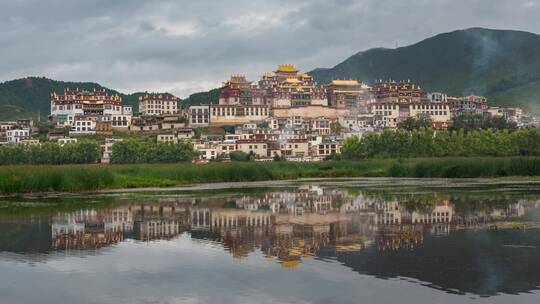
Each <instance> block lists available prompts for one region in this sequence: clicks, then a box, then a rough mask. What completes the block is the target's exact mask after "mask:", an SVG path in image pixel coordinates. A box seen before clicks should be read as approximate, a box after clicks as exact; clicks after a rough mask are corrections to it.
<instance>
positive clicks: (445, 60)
mask: <svg viewBox="0 0 540 304" xmlns="http://www.w3.org/2000/svg"><path fill="white" fill-rule="evenodd" d="M310 74H311V75H313V77H314V78H315V80H316V81H317V82H319V83H326V82H328V81H330V80H332V79H333V78H353V79H358V80H361V81H364V82H367V83H373V81H374V80H375V79H380V78H382V79H387V78H392V79H411V80H412V81H414V82H416V83H418V84H420V85H421V86H423V87H424V88H425V89H426V90H430V91H441V92H446V93H448V94H451V95H463V94H469V93H473V92H474V93H476V94H478V95H486V96H488V97H490V100H491V104H494V105H506V106H522V107H524V108H526V109H528V110H532V111H535V112H540V36H539V35H537V34H533V33H528V32H523V31H513V30H493V29H485V28H470V29H465V30H458V31H453V32H449V33H444V34H439V35H436V36H434V37H431V38H428V39H425V40H423V41H420V42H418V43H416V44H413V45H410V46H406V47H400V48H397V49H386V48H374V49H370V50H367V51H362V52H358V53H357V54H355V55H353V56H351V57H349V58H348V59H346V60H345V61H343V62H341V63H339V64H338V65H336V66H335V67H333V68H318V69H315V70H313V71H311V72H310Z"/></svg>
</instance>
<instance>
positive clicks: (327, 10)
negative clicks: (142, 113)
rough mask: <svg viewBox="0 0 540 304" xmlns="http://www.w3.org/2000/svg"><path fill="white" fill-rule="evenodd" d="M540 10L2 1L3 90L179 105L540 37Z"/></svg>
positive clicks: (490, 0)
mask: <svg viewBox="0 0 540 304" xmlns="http://www.w3.org/2000/svg"><path fill="white" fill-rule="evenodd" d="M538 16H540V0H506V1H505V0H395V1H384V0H312V1H309V0H294V1H292V0H288V1H287V0H272V1H270V0H268V1H262V0H176V1H174V0H153V1H147V0H47V1H43V0H1V1H0V55H1V57H0V82H3V81H8V80H12V79H16V78H23V77H26V76H44V77H48V78H52V79H57V80H64V81H93V82H98V83H100V84H101V85H104V86H106V87H109V88H112V89H116V90H119V91H121V92H123V93H132V92H137V91H148V92H170V93H173V94H175V95H177V96H179V97H186V96H187V95H189V94H190V93H194V92H199V91H204V90H208V89H211V88H215V87H218V86H219V85H220V84H221V82H222V81H224V80H226V79H228V78H229V76H230V75H231V74H243V75H246V76H247V77H248V78H249V79H250V80H257V79H258V78H259V77H260V75H262V74H263V73H264V72H267V71H273V70H275V68H276V67H277V65H278V64H285V63H287V64H295V65H296V66H297V67H298V68H299V69H300V70H302V71H310V70H312V69H314V68H317V67H332V66H334V65H336V64H338V63H340V62H341V61H343V60H345V59H346V58H347V57H349V56H351V55H353V54H355V53H357V52H359V51H364V50H367V49H370V48H373V47H388V48H394V47H395V46H396V43H397V44H398V45H399V46H405V45H408V44H412V43H415V42H418V41H421V40H423V39H425V38H428V37H430V36H433V35H436V34H439V33H442V32H448V31H453V30H457V29H464V28H469V27H487V28H497V29H514V30H524V31H529V32H533V33H539V32H540V22H538Z"/></svg>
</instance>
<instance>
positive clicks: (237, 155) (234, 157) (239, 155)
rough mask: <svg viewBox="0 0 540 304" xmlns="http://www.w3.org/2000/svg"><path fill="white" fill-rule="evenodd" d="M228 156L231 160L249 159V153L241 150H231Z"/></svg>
mask: <svg viewBox="0 0 540 304" xmlns="http://www.w3.org/2000/svg"><path fill="white" fill-rule="evenodd" d="M229 157H230V158H231V160H232V161H250V155H249V154H247V153H245V152H242V151H233V152H231V153H229Z"/></svg>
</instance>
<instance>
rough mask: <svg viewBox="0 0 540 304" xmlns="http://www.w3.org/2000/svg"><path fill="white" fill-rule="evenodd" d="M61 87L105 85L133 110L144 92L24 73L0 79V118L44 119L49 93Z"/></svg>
mask: <svg viewBox="0 0 540 304" xmlns="http://www.w3.org/2000/svg"><path fill="white" fill-rule="evenodd" d="M65 88H79V89H84V90H94V89H96V90H101V89H105V90H106V91H107V93H109V94H118V95H120V96H121V97H122V100H123V102H124V104H125V105H131V106H133V110H134V111H137V110H138V108H139V105H138V103H139V96H141V95H143V94H146V92H138V93H133V94H122V93H120V92H118V91H115V90H113V89H109V88H106V87H104V86H102V85H100V84H98V83H93V82H65V81H58V80H52V79H47V78H44V77H27V78H22V79H16V80H11V81H6V82H4V83H0V120H8V119H15V118H19V117H37V116H38V114H39V115H41V118H42V119H45V118H46V117H47V116H48V115H49V113H50V102H51V93H52V92H56V93H58V94H62V93H63V92H64V89H65ZM164 94H167V93H164Z"/></svg>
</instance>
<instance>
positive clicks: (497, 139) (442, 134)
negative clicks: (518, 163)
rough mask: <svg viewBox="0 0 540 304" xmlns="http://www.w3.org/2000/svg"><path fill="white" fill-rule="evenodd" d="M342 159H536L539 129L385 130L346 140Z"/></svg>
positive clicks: (539, 152)
mask: <svg viewBox="0 0 540 304" xmlns="http://www.w3.org/2000/svg"><path fill="white" fill-rule="evenodd" d="M341 153H342V157H343V158H344V159H350V160H358V159H364V158H398V157H448V156H499V157H500V156H520V155H521V156H540V128H532V129H521V130H517V131H514V132H509V131H507V130H502V131H497V130H491V129H490V130H470V131H468V132H465V131H464V130H459V131H453V132H452V131H435V130H432V129H419V130H412V131H407V130H402V129H398V130H395V131H393V130H385V131H383V132H381V133H379V134H378V133H368V134H365V135H364V136H363V137H362V138H361V139H358V138H357V137H352V138H349V139H348V140H347V141H346V142H345V143H344V145H343V148H342V149H341Z"/></svg>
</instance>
